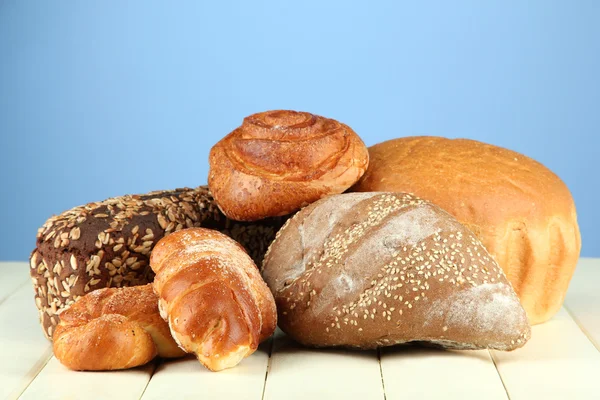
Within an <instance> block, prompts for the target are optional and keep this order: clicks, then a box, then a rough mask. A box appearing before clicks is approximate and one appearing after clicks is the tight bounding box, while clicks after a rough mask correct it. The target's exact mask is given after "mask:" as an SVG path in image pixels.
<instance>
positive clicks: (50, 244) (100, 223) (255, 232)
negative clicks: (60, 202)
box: [30, 186, 283, 338]
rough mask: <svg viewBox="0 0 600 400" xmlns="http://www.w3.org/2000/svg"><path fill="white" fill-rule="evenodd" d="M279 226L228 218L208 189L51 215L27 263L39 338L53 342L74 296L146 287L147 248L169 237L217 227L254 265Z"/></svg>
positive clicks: (103, 203) (130, 197) (149, 274)
mask: <svg viewBox="0 0 600 400" xmlns="http://www.w3.org/2000/svg"><path fill="white" fill-rule="evenodd" d="M282 223H283V222H282V221H281V220H280V219H278V218H277V219H270V220H263V221H259V222H256V223H240V222H235V221H231V220H229V219H227V218H226V217H225V216H224V215H223V214H222V213H221V212H220V211H219V209H218V208H217V207H216V205H215V203H214V200H213V197H212V195H211V194H210V192H209V191H208V188H207V187H206V186H201V187H198V188H196V189H188V188H184V189H177V190H173V191H158V192H152V193H149V194H146V195H128V196H123V197H116V198H112V199H108V200H105V201H101V202H97V203H90V204H86V205H84V206H80V207H75V208H73V209H71V210H68V211H65V212H63V213H62V214H60V215H57V216H53V217H52V218H50V219H48V221H46V223H45V224H44V225H43V226H42V227H41V228H40V229H39V230H38V234H37V245H36V249H35V250H34V251H33V253H32V254H31V258H30V265H31V270H30V272H31V277H32V281H33V285H34V289H35V302H36V305H37V307H38V309H39V312H40V319H41V323H42V327H43V329H44V334H45V335H46V336H47V337H48V338H52V333H53V330H54V327H55V326H56V325H57V324H58V321H59V318H58V313H59V312H60V311H61V310H62V309H63V308H65V307H67V306H69V305H70V304H72V303H73V302H74V301H75V300H77V298H78V297H79V296H82V295H84V294H86V293H88V292H90V291H92V290H95V289H100V288H104V287H120V286H134V285H142V284H145V283H148V282H151V281H152V279H153V273H152V270H151V269H150V267H149V265H148V259H149V257H150V251H151V250H152V248H153V247H154V245H155V244H156V243H157V242H158V241H159V240H160V239H161V238H162V237H163V236H165V235H167V234H169V233H171V232H174V231H178V230H180V229H182V228H186V227H195V226H203V227H207V228H212V229H217V230H219V231H222V232H224V233H225V234H227V235H229V236H231V237H232V238H234V239H235V240H237V241H238V242H240V243H241V244H242V245H243V246H244V247H245V248H246V249H247V250H248V252H249V254H250V255H251V256H252V257H253V258H254V259H255V260H257V261H258V260H262V256H263V254H264V253H265V251H266V249H267V247H268V245H269V244H270V242H271V241H272V239H273V238H274V237H275V232H276V231H277V229H279V227H280V226H281V224H282Z"/></svg>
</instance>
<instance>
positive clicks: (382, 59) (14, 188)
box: [0, 0, 600, 260]
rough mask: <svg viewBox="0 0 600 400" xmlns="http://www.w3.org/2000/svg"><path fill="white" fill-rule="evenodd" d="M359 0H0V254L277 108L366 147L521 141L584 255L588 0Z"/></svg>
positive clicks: (587, 247)
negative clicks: (412, 138)
mask: <svg viewBox="0 0 600 400" xmlns="http://www.w3.org/2000/svg"><path fill="white" fill-rule="evenodd" d="M368 3H370V2H361V3H360V4H352V2H347V1H329V2H326V1H303V2H275V1H274V2H251V1H247V2H220V1H214V2H205V3H204V2H192V1H177V2H161V3H155V2H149V1H143V2H142V1H139V2H134V1H128V2H122V1H114V2H111V1H102V2H100V1H98V2H34V1H16V0H4V1H0V133H1V139H0V140H1V142H0V174H1V185H2V186H1V187H2V195H1V196H0V198H1V199H2V200H1V202H2V203H1V207H0V221H2V223H3V226H2V229H1V230H0V259H1V260H25V259H26V258H27V257H28V255H29V251H30V250H31V249H32V248H33V246H34V243H35V233H36V229H37V228H38V226H40V225H41V224H42V223H43V222H44V221H45V220H46V218H48V217H49V216H50V215H51V214H54V213H59V212H61V211H63V210H65V209H68V208H70V207H73V206H75V205H79V204H82V203H86V202H89V201H95V200H102V199H104V198H107V197H110V196H116V195H121V194H124V193H142V192H146V191H150V190H155V189H167V188H175V187H181V186H197V185H200V184H203V183H205V182H206V176H207V170H208V165H207V155H208V151H209V149H210V147H211V146H212V145H213V144H214V143H215V142H217V141H218V140H219V139H220V138H221V137H223V136H224V135H225V134H227V133H228V132H230V131H231V130H232V129H233V128H235V127H236V126H238V125H239V124H240V123H241V120H242V118H243V117H244V116H246V115H248V114H251V113H254V112H257V111H263V110H268V109H280V108H282V109H296V110H305V111H310V112H313V113H316V114H321V115H324V116H327V117H331V118H335V119H338V120H340V121H342V122H345V123H347V124H349V125H350V126H351V127H353V128H354V130H355V131H356V132H357V133H358V134H359V135H360V136H362V138H363V139H364V141H365V142H366V144H367V145H372V144H375V143H377V142H380V141H383V140H386V139H391V138H395V137H400V136H406V135H415V134H430V135H443V136H449V137H468V138H474V139H478V140H482V141H486V142H490V143H494V144H497V145H500V146H505V147H508V148H511V149H514V150H517V151H520V152H522V153H525V154H527V155H529V156H530V157H533V158H535V159H537V160H539V161H541V162H542V163H544V164H546V165H547V166H549V167H550V168H551V169H552V170H553V171H555V172H556V173H557V174H558V175H559V176H560V177H561V178H563V180H565V182H566V183H567V185H568V186H569V187H570V189H571V191H572V193H573V195H574V197H575V200H576V204H577V208H578V214H579V222H580V226H581V231H582V236H583V255H584V256H600V230H599V229H598V226H599V224H600V211H599V210H600V207H599V206H598V204H597V203H598V196H599V194H600V178H599V177H598V176H599V172H600V171H599V170H600V168H598V165H597V162H596V160H597V159H598V156H599V149H598V147H599V146H600V139H599V133H600V132H599V129H600V83H599V82H600V79H599V76H598V74H599V71H600V23H599V21H600V2H598V1H570V2H568V1H562V2H556V1H543V2H534V1H528V2H523V1H515V2H481V1H475V2H424V1H423V2H414V3H415V4H411V5H408V4H401V3H399V2H392V1H388V2H377V3H376V2H372V4H368ZM417 3H418V4H417Z"/></svg>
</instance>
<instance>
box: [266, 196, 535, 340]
mask: <svg viewBox="0 0 600 400" xmlns="http://www.w3.org/2000/svg"><path fill="white" fill-rule="evenodd" d="M262 275H263V277H264V279H265V281H266V282H267V284H268V285H269V288H270V289H271V291H272V292H273V294H274V297H275V301H276V304H277V309H278V314H279V326H280V328H281V329H282V330H283V331H284V332H286V333H287V334H288V335H290V336H291V337H292V338H294V339H295V340H297V341H298V342H300V343H303V344H305V345H309V346H317V347H321V346H346V347H357V348H363V349H369V348H375V347H378V346H390V345H394V344H398V343H406V342H428V343H434V344H436V345H441V346H444V347H451V348H457V349H479V348H491V349H498V350H512V349H515V348H518V347H521V346H522V345H523V344H525V342H526V341H527V340H528V339H529V336H530V327H529V325H528V322H527V316H526V314H525V311H524V310H523V308H522V306H521V305H520V304H519V300H518V298H517V296H516V294H515V293H514V291H513V289H512V287H511V285H510V283H509V282H508V280H507V279H506V277H505V276H504V273H503V272H502V269H501V268H500V267H498V265H497V264H496V262H495V261H494V260H493V258H492V257H491V256H490V255H489V254H488V252H487V251H486V250H485V248H484V247H483V246H482V245H481V243H480V242H479V240H478V239H477V238H476V237H475V235H474V234H473V233H472V232H471V231H470V230H468V229H467V228H465V227H464V226H463V225H462V224H460V223H459V222H458V221H456V220H455V219H454V218H453V217H452V216H450V215H449V214H448V213H446V212H445V211H443V210H442V209H440V208H439V207H437V206H436V205H434V204H432V203H429V202H427V201H424V200H421V199H419V198H417V197H415V196H412V195H410V194H402V193H349V194H342V195H336V196H330V197H327V198H324V199H321V200H319V201H317V202H316V203H313V204H311V205H310V206H308V207H306V208H304V209H302V210H301V211H300V212H298V213H297V214H296V215H295V216H294V217H293V218H290V219H289V220H288V221H287V223H286V224H285V225H284V226H283V228H282V229H281V230H280V231H279V232H278V233H277V236H276V239H275V241H274V242H273V243H272V244H271V246H270V248H269V250H268V252H267V254H266V255H265V260H264V263H263V266H262Z"/></svg>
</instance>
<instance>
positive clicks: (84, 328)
mask: <svg viewBox="0 0 600 400" xmlns="http://www.w3.org/2000/svg"><path fill="white" fill-rule="evenodd" d="M53 349H54V355H55V356H56V358H57V359H58V360H59V361H60V362H61V363H62V364H63V365H65V366H66V367H68V368H70V369H73V370H85V371H103V370H116V369H126V368H133V367H137V366H139V365H143V364H146V363H147V362H149V361H150V360H152V359H153V358H154V357H155V356H157V355H158V356H160V357H167V358H174V357H181V356H183V355H184V354H185V352H184V351H183V350H181V349H180V348H179V347H177V344H176V343H175V341H174V340H173V338H172V337H171V333H170V332H169V327H168V326H167V324H166V322H165V321H164V320H163V319H162V318H161V316H160V314H159V312H158V297H157V296H156V295H155V294H154V291H153V290H152V285H151V284H148V285H143V286H135V287H124V288H119V289H117V288H104V289H99V290H96V291H94V292H91V293H89V294H87V295H85V296H83V297H81V298H79V300H77V301H76V302H75V303H74V304H73V305H72V306H71V307H70V308H69V309H68V310H65V311H64V312H63V313H62V315H61V320H60V324H59V325H58V326H57V328H56V332H55V334H54V343H53Z"/></svg>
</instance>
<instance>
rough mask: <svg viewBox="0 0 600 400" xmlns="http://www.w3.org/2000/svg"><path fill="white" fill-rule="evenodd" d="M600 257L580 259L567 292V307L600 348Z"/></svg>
mask: <svg viewBox="0 0 600 400" xmlns="http://www.w3.org/2000/svg"><path fill="white" fill-rule="evenodd" d="M599 282H600V258H582V259H580V260H579V264H578V265H577V269H576V270H575V274H574V275H573V279H572V280H571V284H570V286H569V291H568V292H567V297H566V300H565V307H566V308H567V310H568V311H569V313H570V314H571V316H572V317H573V319H574V320H575V322H577V324H578V325H579V327H580V328H581V329H582V330H583V331H584V332H585V334H586V335H587V336H588V338H589V339H590V340H591V341H592V342H593V343H594V344H595V345H596V348H597V349H598V350H600V290H598V283H599Z"/></svg>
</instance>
